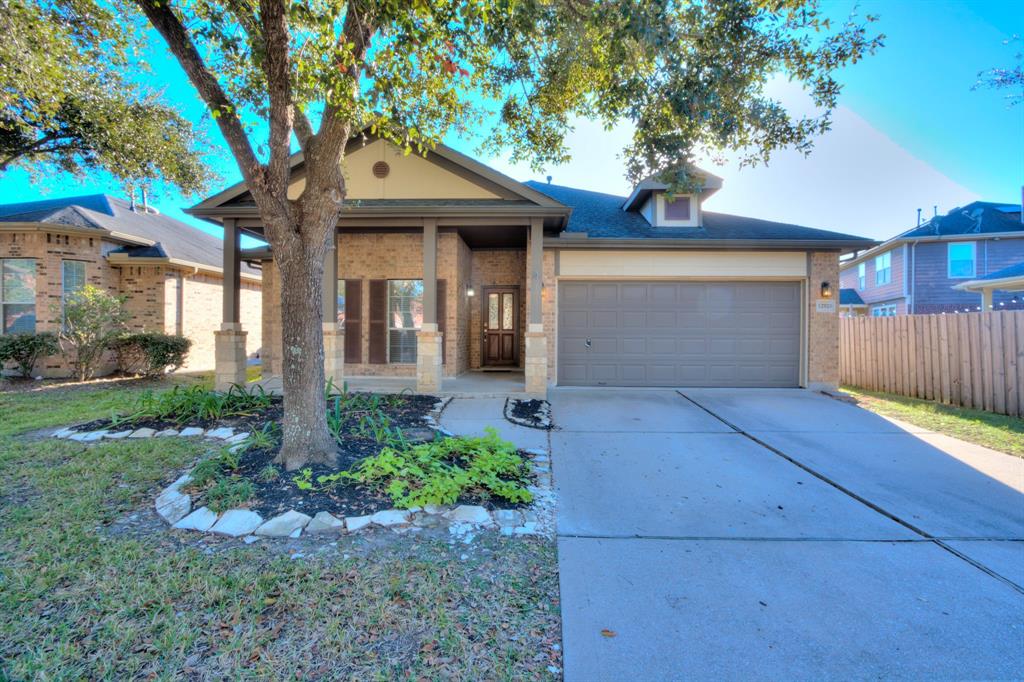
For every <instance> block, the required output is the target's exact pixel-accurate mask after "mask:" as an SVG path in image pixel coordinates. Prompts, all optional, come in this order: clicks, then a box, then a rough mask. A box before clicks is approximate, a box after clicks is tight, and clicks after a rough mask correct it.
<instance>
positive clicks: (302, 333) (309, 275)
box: [275, 219, 337, 471]
mask: <svg viewBox="0 0 1024 682" xmlns="http://www.w3.org/2000/svg"><path fill="white" fill-rule="evenodd" d="M321 220H322V219H321ZM286 229H287V228H286ZM330 229H331V232H333V229H334V226H333V220H332V225H331V228H330ZM290 232H291V233H292V234H293V235H294V234H295V233H296V232H297V233H298V235H297V238H295V239H293V240H291V244H290V246H291V247H292V248H291V249H289V250H288V251H287V253H286V255H283V257H279V258H278V259H276V263H277V268H278V272H279V273H280V280H279V282H280V298H281V329H282V332H281V337H282V339H281V340H282V344H281V362H282V369H283V371H282V373H281V374H282V378H283V381H284V424H283V430H282V431H283V432H282V444H281V452H280V453H279V454H278V456H277V459H276V460H275V461H276V462H278V463H279V464H283V465H284V467H285V469H286V470H288V471H293V470H295V469H298V468H300V467H302V466H305V465H306V464H311V463H312V464H329V465H333V464H334V463H335V462H336V459H337V446H336V444H335V443H334V440H333V438H331V435H330V432H329V431H328V429H327V408H326V403H325V401H324V386H325V383H326V382H325V378H324V337H323V306H322V300H323V287H322V282H323V272H324V264H323V258H324V253H325V251H326V245H325V244H319V243H309V242H311V241H312V242H316V241H317V239H318V237H317V234H322V233H323V231H322V230H318V229H316V228H312V229H310V230H309V231H308V232H307V231H306V230H305V229H299V230H297V231H295V230H290ZM319 241H324V240H323V239H320V240H319Z"/></svg>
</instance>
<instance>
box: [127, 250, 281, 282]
mask: <svg viewBox="0 0 1024 682" xmlns="http://www.w3.org/2000/svg"><path fill="white" fill-rule="evenodd" d="M107 261H108V262H110V263H111V264H112V265H173V266H175V267H180V268H185V269H187V270H194V271H196V272H208V273H212V274H215V275H221V276H223V275H224V268H219V267H217V266H215V265H205V264H203V263H194V262H192V261H188V260H182V259H181V258H167V257H164V258H160V257H156V256H141V257H140V256H129V255H128V254H125V253H111V254H107ZM241 277H242V279H248V280H252V281H256V282H259V281H262V279H263V277H262V275H256V274H253V273H251V272H243V273H241Z"/></svg>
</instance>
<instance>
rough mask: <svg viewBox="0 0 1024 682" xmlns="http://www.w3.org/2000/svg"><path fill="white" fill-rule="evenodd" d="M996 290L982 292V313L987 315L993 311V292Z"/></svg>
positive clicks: (983, 290)
mask: <svg viewBox="0 0 1024 682" xmlns="http://www.w3.org/2000/svg"><path fill="white" fill-rule="evenodd" d="M993 291H994V289H982V290H981V312H983V313H987V312H988V311H990V310H992V292H993Z"/></svg>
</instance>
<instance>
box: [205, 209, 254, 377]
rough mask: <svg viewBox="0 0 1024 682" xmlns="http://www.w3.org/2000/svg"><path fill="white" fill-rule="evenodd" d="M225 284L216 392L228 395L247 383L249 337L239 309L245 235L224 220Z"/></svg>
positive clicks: (216, 352)
mask: <svg viewBox="0 0 1024 682" xmlns="http://www.w3.org/2000/svg"><path fill="white" fill-rule="evenodd" d="M223 255H224V282H223V285H222V289H221V293H222V294H223V304H224V305H223V317H222V321H221V325H220V330H219V331H216V332H214V333H213V334H214V378H213V388H214V390H217V391H226V390H228V389H229V388H231V386H232V385H234V384H244V383H245V367H246V353H245V337H246V334H247V332H245V331H243V330H242V325H241V322H240V319H241V318H240V316H239V308H240V301H241V290H242V278H241V274H242V271H241V267H242V259H241V233H240V232H239V231H238V224H237V221H236V220H234V219H233V218H225V220H224V254H223Z"/></svg>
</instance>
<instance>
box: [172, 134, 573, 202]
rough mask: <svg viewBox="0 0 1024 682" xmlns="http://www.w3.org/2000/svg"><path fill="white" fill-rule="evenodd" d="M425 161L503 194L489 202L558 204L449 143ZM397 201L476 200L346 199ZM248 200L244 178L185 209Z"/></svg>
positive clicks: (294, 163)
mask: <svg viewBox="0 0 1024 682" xmlns="http://www.w3.org/2000/svg"><path fill="white" fill-rule="evenodd" d="M366 137H367V140H373V141H376V140H377V139H379V138H377V137H376V136H373V135H369V134H368V135H367V136H366ZM362 146H363V142H362V135H361V134H360V135H359V136H356V137H353V138H352V139H351V140H349V142H348V146H347V148H346V150H345V154H346V156H347V155H349V154H353V153H355V152H357V151H358V149H359V148H361V147H362ZM425 158H426V159H427V160H428V161H431V162H434V163H438V164H439V165H442V166H443V167H446V168H449V169H458V170H460V171H462V172H463V173H466V174H468V175H470V176H471V177H473V178H474V179H475V180H476V181H478V182H479V183H480V184H481V185H483V186H486V187H491V188H494V189H496V190H497V191H498V192H499V193H500V194H501V195H503V196H505V197H506V199H504V200H502V199H496V200H494V201H492V202H491V204H494V205H499V204H500V205H508V204H509V203H516V202H517V201H518V203H521V204H525V205H527V206H529V205H533V206H542V207H545V208H562V207H561V206H560V205H559V204H558V203H557V202H555V201H553V200H552V199H551V197H549V196H547V195H545V194H543V193H541V192H537V191H535V190H534V189H533V188H531V187H529V186H527V185H526V184H524V183H521V182H519V181H517V180H513V179H512V178H510V177H509V176H507V175H505V174H504V173H500V172H498V171H496V170H494V169H493V168H491V167H489V166H487V165H485V164H483V163H481V162H479V161H477V160H476V159H474V158H472V157H470V156H467V155H465V154H463V153H461V152H458V151H456V150H454V149H452V148H451V147H449V146H447V145H444V144H438V145H437V146H436V147H434V148H433V149H431V150H430V151H428V152H427V154H426V157H425ZM289 163H290V168H291V172H292V178H293V180H297V179H299V178H301V177H302V176H303V175H304V169H305V155H304V154H303V152H301V151H298V152H295V153H294V154H292V155H291V157H290V158H289ZM395 201H401V202H405V203H407V204H409V205H414V204H415V205H429V204H430V203H431V202H433V203H434V205H441V206H455V205H470V206H471V205H474V202H478V201H479V200H471V199H443V198H442V199H436V200H432V199H424V200H384V199H382V200H373V199H369V200H368V199H362V200H359V201H358V202H356V201H352V202H346V203H347V204H349V205H360V206H362V207H369V208H372V207H376V206H380V207H388V206H392V205H394V204H393V203H388V202H395ZM249 203H252V199H251V197H250V196H249V190H248V188H247V187H246V184H245V182H238V183H235V184H234V185H232V186H230V187H228V188H226V189H224V190H221V191H220V192H218V193H217V194H214V195H213V196H211V197H208V198H206V199H204V200H203V201H201V202H199V203H198V204H196V205H195V206H193V207H191V208H190V209H187V211H186V212H187V213H190V214H194V215H197V216H212V215H213V213H211V212H212V211H214V210H215V209H218V208H221V207H224V206H226V205H228V204H232V205H237V204H249Z"/></svg>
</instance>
